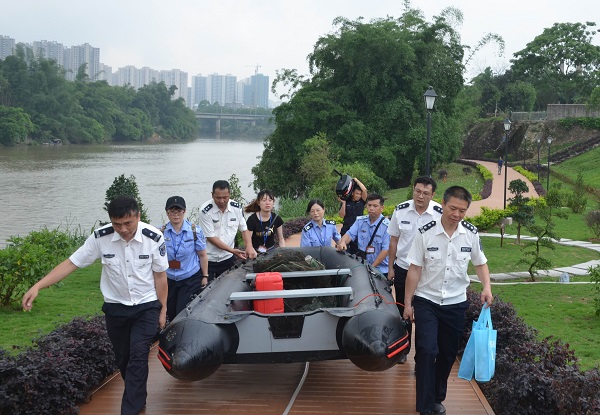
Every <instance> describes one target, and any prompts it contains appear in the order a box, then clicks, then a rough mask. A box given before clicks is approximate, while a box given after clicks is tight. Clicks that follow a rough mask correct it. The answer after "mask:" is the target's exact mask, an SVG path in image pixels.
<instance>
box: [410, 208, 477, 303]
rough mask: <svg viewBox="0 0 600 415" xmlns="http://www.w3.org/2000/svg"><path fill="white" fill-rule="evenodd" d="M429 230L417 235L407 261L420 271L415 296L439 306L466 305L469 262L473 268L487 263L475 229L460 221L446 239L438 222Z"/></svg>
mask: <svg viewBox="0 0 600 415" xmlns="http://www.w3.org/2000/svg"><path fill="white" fill-rule="evenodd" d="M428 226H429V225H426V226H425V227H424V228H420V230H419V231H418V232H417V235H416V236H415V239H414V242H413V244H412V247H411V249H410V251H409V253H408V257H407V261H408V262H409V263H410V264H414V265H416V266H419V267H422V270H421V278H420V280H419V284H418V285H417V289H416V291H415V295H416V296H419V297H423V298H426V299H428V300H430V301H433V302H434V303H436V304H439V305H449V304H457V303H460V302H463V301H466V299H467V294H466V290H467V286H468V285H469V283H470V281H469V277H468V275H467V267H468V265H469V260H470V261H471V262H472V263H473V265H475V266H478V265H483V264H485V263H487V258H486V256H485V254H484V253H483V249H482V247H481V241H480V239H479V234H478V233H477V228H475V227H474V226H473V225H471V224H470V223H468V222H464V221H463V222H460V223H459V224H458V228H457V229H456V231H455V232H454V234H453V235H452V236H448V235H447V234H446V232H445V231H444V227H443V226H442V224H441V220H438V221H436V223H435V225H432V226H430V227H428ZM421 231H422V232H421Z"/></svg>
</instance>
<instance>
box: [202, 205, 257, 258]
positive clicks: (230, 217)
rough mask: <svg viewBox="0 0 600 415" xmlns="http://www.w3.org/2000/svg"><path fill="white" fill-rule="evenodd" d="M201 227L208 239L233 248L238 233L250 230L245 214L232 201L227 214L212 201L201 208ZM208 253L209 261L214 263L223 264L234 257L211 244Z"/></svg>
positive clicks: (208, 243) (207, 247)
mask: <svg viewBox="0 0 600 415" xmlns="http://www.w3.org/2000/svg"><path fill="white" fill-rule="evenodd" d="M200 227H201V228H202V232H204V236H205V237H206V238H212V237H217V238H219V239H220V240H221V242H223V243H224V244H225V245H228V246H230V247H231V248H234V247H235V235H236V234H237V231H238V230H239V231H240V232H244V231H246V230H247V229H248V226H247V225H246V219H245V218H244V212H243V211H242V208H241V205H240V204H239V203H238V202H235V201H233V200H230V201H229V203H228V204H227V209H226V210H225V212H221V209H219V208H218V207H217V205H216V204H215V202H214V200H212V199H211V200H209V201H208V202H205V203H204V204H203V205H202V206H201V207H200ZM206 253H207V254H208V260H209V261H212V262H221V261H224V260H226V259H229V258H231V256H232V255H233V254H232V253H231V252H227V251H224V250H222V249H219V248H217V247H216V246H214V245H213V244H211V243H210V242H207V243H206Z"/></svg>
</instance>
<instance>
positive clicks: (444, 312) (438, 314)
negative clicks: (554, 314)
mask: <svg viewBox="0 0 600 415" xmlns="http://www.w3.org/2000/svg"><path fill="white" fill-rule="evenodd" d="M471 200H472V199H471V194H470V193H469V192H468V191H467V189H465V188H463V187H460V186H452V187H449V188H448V189H446V191H445V192H444V197H443V200H442V208H443V209H444V213H443V214H442V217H441V218H440V219H439V220H437V221H431V222H429V223H428V224H426V225H425V226H423V227H421V228H419V232H418V233H417V235H416V236H415V240H414V242H413V244H412V246H411V248H410V251H409V252H408V257H407V261H408V262H409V263H410V267H409V269H408V276H407V279H406V293H405V306H404V316H403V317H404V318H405V319H408V318H411V319H413V320H414V322H415V348H416V361H417V367H418V370H417V373H416V378H417V379H416V389H417V394H416V395H417V397H416V409H417V411H418V412H420V413H421V414H422V415H423V414H427V415H430V414H445V413H446V409H445V408H444V405H442V402H443V401H444V400H445V399H446V393H447V388H448V376H449V375H450V371H451V370H452V365H453V364H454V361H455V360H456V354H457V353H458V343H459V341H460V338H461V336H462V334H463V331H464V325H465V312H466V310H467V307H468V306H469V302H468V301H467V287H468V286H469V284H470V280H469V277H468V275H467V267H468V265H469V261H471V262H472V263H473V265H474V266H475V272H476V273H477V276H478V277H479V280H480V281H481V284H482V285H483V289H482V291H481V302H482V303H487V304H488V307H489V306H490V305H491V304H492V301H493V297H492V290H491V286H490V272H489V269H488V266H487V258H486V257H485V255H484V253H483V247H482V246H481V241H480V239H479V235H478V233H477V228H476V227H474V226H473V225H471V224H470V223H468V222H465V221H463V218H464V217H465V214H466V212H467V209H468V208H469V205H470V204H471ZM413 297H414V298H413Z"/></svg>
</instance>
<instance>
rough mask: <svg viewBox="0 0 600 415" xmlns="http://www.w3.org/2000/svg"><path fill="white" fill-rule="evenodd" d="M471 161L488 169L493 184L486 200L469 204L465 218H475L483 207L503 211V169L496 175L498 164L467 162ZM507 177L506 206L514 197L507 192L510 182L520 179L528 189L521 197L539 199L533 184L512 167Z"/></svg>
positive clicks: (478, 161) (477, 161)
mask: <svg viewBox="0 0 600 415" xmlns="http://www.w3.org/2000/svg"><path fill="white" fill-rule="evenodd" d="M469 161H473V162H475V163H477V164H481V165H482V166H484V167H485V168H486V169H488V170H489V171H490V172H491V173H492V174H493V175H494V182H493V185H492V194H491V195H490V197H488V198H487V199H483V200H476V201H474V202H472V203H471V206H469V209H468V210H467V217H473V216H477V215H479V214H480V213H481V208H482V207H483V206H485V207H487V208H491V209H504V167H502V174H500V175H499V174H498V164H497V163H496V162H491V161H480V160H469ZM507 170H508V176H507V178H506V186H507V189H506V199H507V202H506V205H507V206H508V199H510V198H511V197H513V196H514V195H513V194H512V193H511V192H509V191H508V186H509V185H510V182H511V181H512V180H517V179H521V180H523V181H524V182H525V183H526V184H527V187H529V192H527V193H525V194H524V195H523V196H526V197H539V196H538V194H537V193H536V191H535V189H534V188H533V184H532V183H531V182H530V181H529V179H527V178H526V177H525V176H523V175H522V174H521V173H518V172H517V171H515V169H513V168H512V167H509V168H508V169H507Z"/></svg>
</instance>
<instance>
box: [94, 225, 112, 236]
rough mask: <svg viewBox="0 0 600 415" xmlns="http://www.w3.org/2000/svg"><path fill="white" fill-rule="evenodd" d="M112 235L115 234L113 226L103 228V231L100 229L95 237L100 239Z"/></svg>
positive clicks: (95, 233) (95, 232)
mask: <svg viewBox="0 0 600 415" xmlns="http://www.w3.org/2000/svg"><path fill="white" fill-rule="evenodd" d="M111 233H115V228H113V227H112V226H109V227H107V228H102V229H98V230H97V231H94V236H95V237H96V238H100V237H101V236H106V235H110V234H111Z"/></svg>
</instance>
